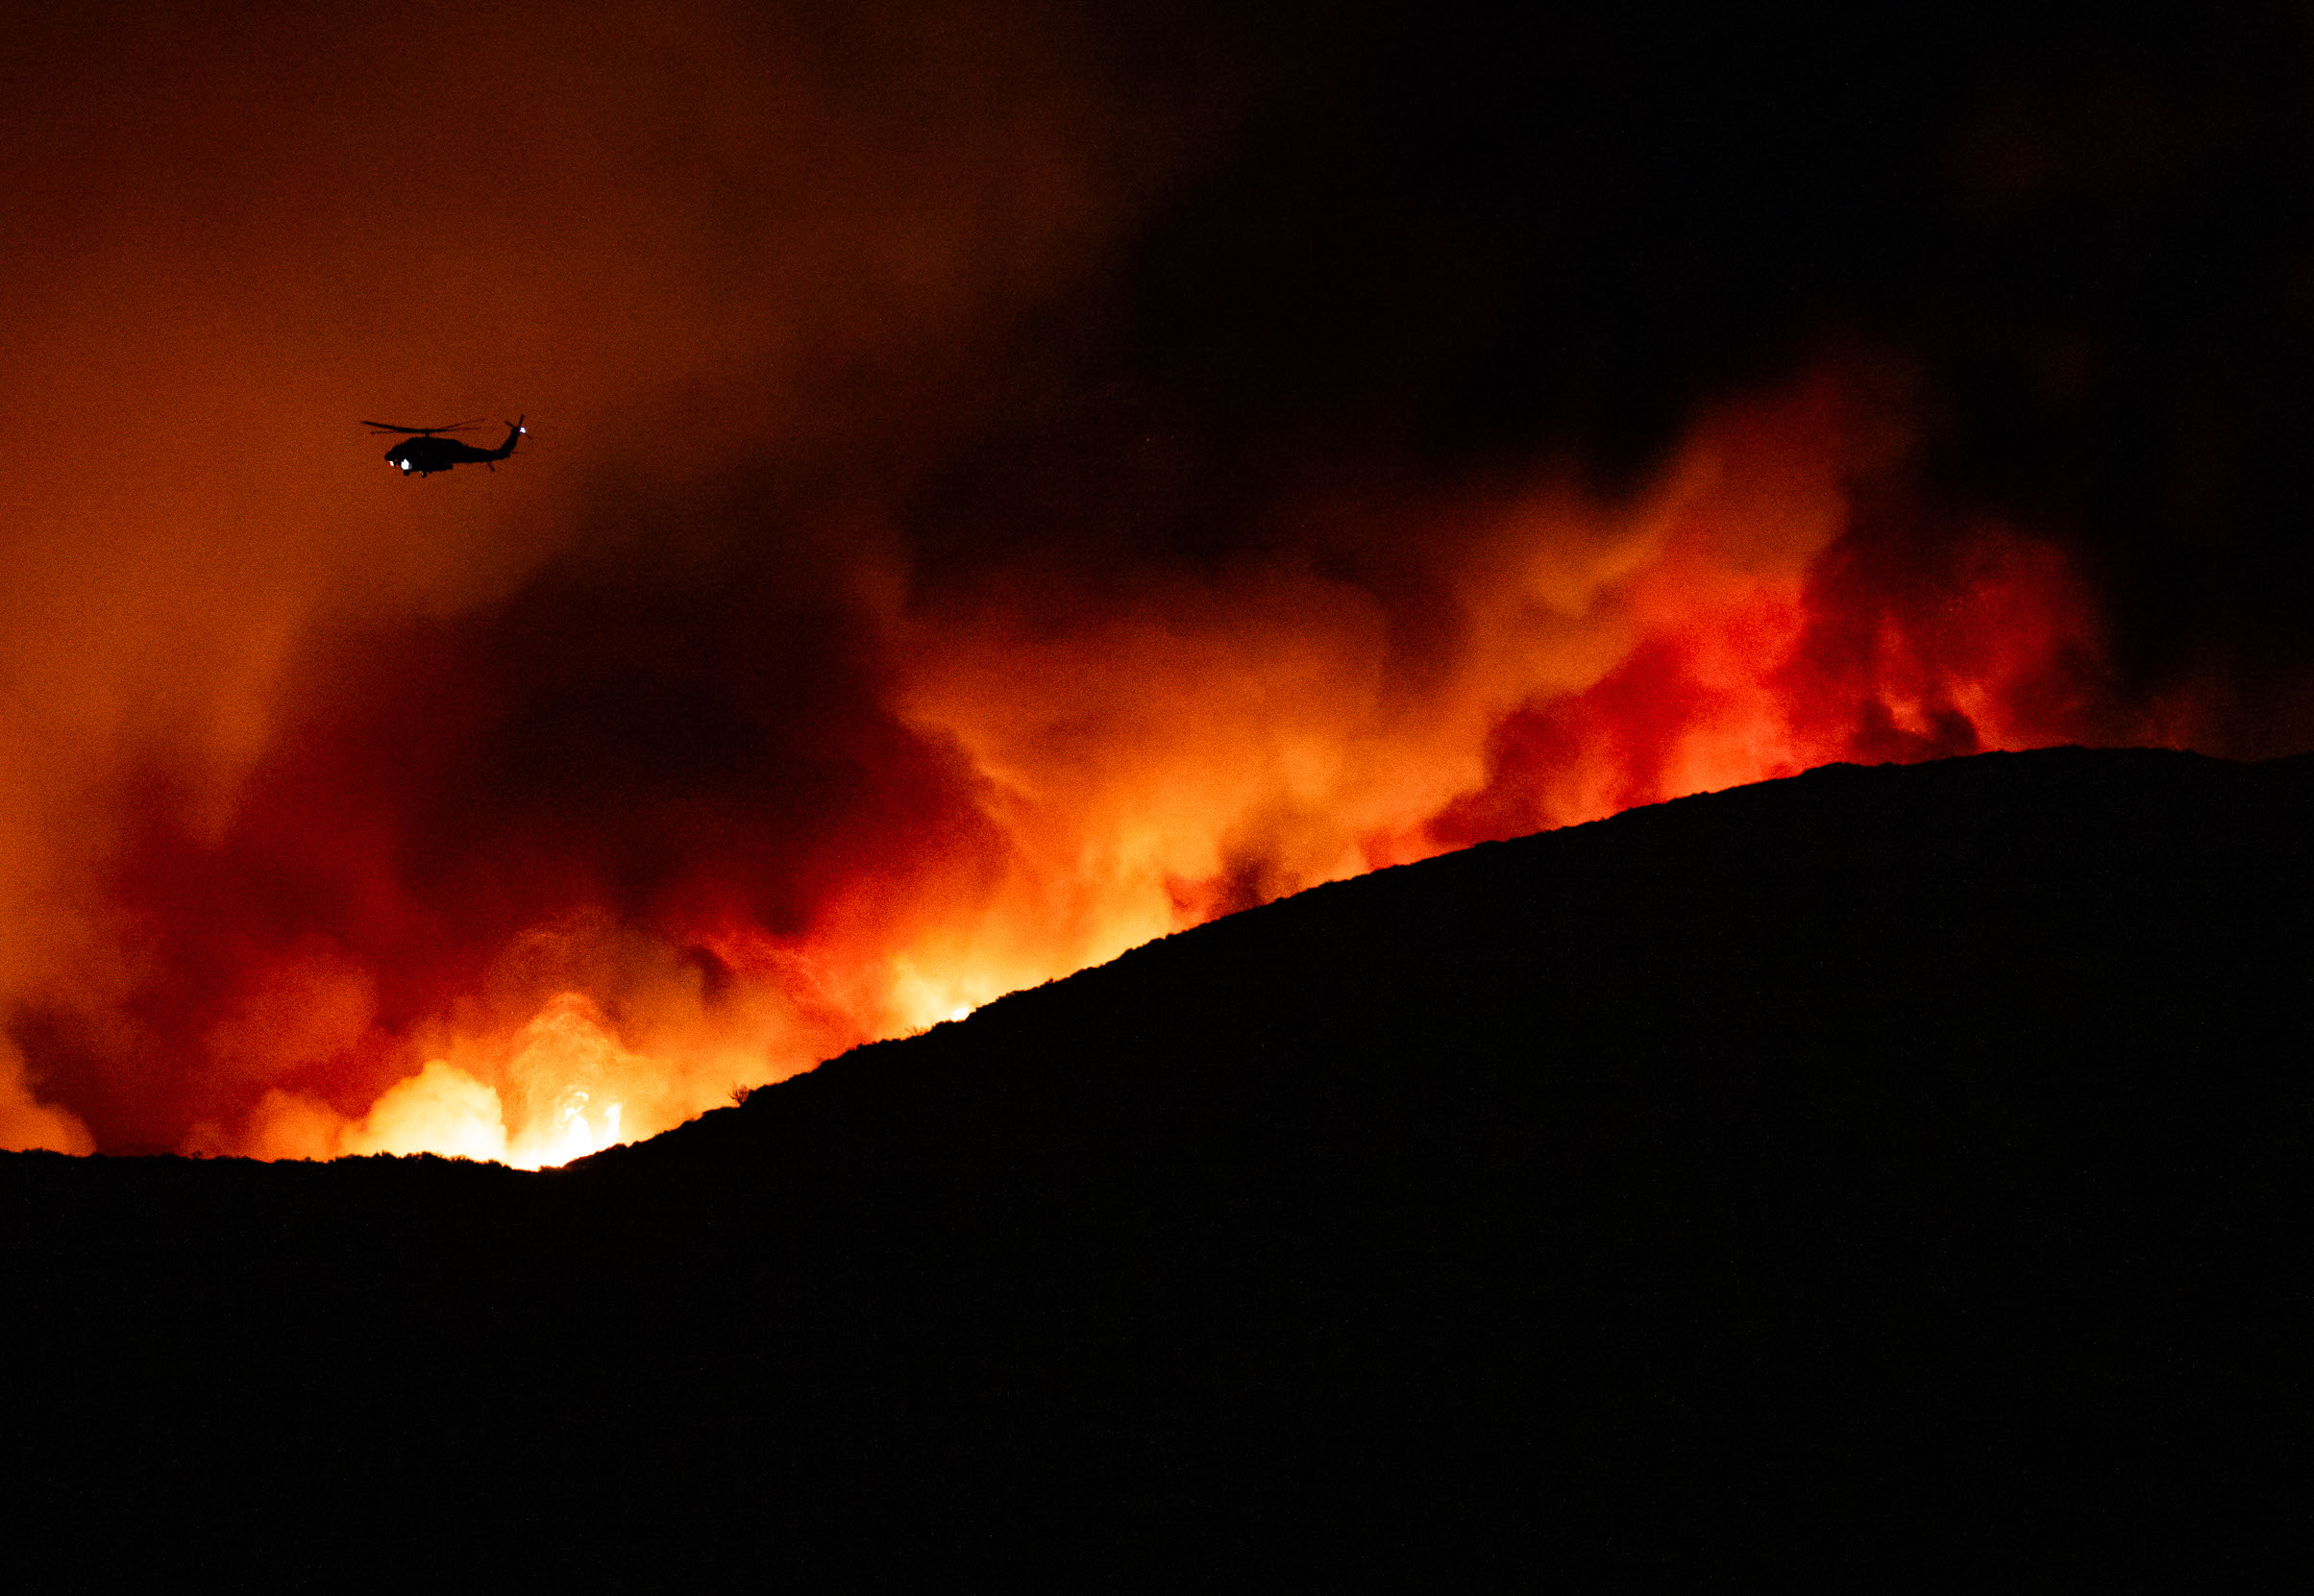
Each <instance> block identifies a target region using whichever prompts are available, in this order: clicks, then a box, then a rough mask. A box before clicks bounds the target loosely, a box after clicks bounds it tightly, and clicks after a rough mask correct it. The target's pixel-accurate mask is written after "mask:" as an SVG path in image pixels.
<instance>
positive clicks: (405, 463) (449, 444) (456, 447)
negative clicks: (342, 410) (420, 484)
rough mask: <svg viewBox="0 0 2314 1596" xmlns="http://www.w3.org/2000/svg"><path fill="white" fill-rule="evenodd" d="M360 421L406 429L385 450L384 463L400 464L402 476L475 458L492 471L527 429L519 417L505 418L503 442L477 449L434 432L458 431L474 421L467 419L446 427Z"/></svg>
mask: <svg viewBox="0 0 2314 1596" xmlns="http://www.w3.org/2000/svg"><path fill="white" fill-rule="evenodd" d="M361 425H362V426H364V427H366V428H368V429H369V430H371V431H372V432H406V433H408V434H410V436H409V440H408V441H407V442H406V443H398V444H396V445H394V447H393V448H391V449H389V450H387V451H386V452H385V458H386V463H387V464H389V465H397V466H400V467H401V468H402V475H403V476H405V477H406V476H408V475H409V474H410V473H411V472H413V471H414V472H416V473H417V474H418V475H419V476H421V477H431V476H432V475H433V474H434V473H435V472H437V471H448V470H449V469H450V468H451V467H452V466H454V465H473V464H476V463H477V462H480V464H482V465H485V466H488V467H489V468H490V469H491V470H493V471H496V470H497V469H498V467H497V466H496V465H495V464H493V462H494V461H498V460H503V459H505V457H506V456H507V455H509V454H513V453H514V445H515V443H516V441H517V440H519V439H521V438H523V437H524V436H526V435H527V434H528V431H529V430H528V429H527V428H525V427H524V426H523V424H522V422H521V421H520V420H519V419H517V420H514V421H509V422H508V423H506V441H505V443H502V444H500V445H499V446H498V447H497V448H496V449H477V448H475V447H474V445H472V444H470V443H461V442H459V441H458V440H457V439H456V438H448V437H442V436H439V435H438V434H440V433H444V432H462V431H464V430H466V429H467V428H469V427H473V426H476V425H478V424H477V423H475V422H471V421H461V422H458V423H456V424H455V425H454V426H450V427H396V426H395V425H394V424H393V423H392V422H389V421H365V422H363V423H362V424H361Z"/></svg>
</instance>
